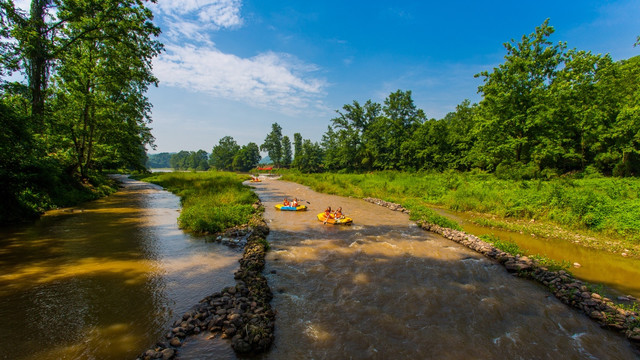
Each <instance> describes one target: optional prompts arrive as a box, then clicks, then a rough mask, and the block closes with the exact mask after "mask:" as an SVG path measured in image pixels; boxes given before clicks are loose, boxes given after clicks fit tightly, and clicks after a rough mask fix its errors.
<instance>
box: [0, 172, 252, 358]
mask: <svg viewBox="0 0 640 360" xmlns="http://www.w3.org/2000/svg"><path fill="white" fill-rule="evenodd" d="M120 179H121V180H122V181H124V188H123V189H121V191H119V192H117V193H115V194H113V195H111V196H109V197H107V198H104V199H101V200H98V201H94V202H91V203H87V204H84V205H82V206H81V207H78V208H75V209H73V210H71V209H66V210H65V211H54V212H50V213H47V214H46V215H45V216H43V217H42V218H41V219H40V220H39V221H37V222H36V223H35V224H31V225H28V226H23V227H18V228H13V229H3V230H1V232H0V359H12V360H14V359H39V360H42V359H52V360H53V359H134V358H135V356H136V355H137V354H139V353H141V352H142V351H144V350H145V349H147V348H148V347H150V346H151V345H153V344H154V343H155V342H156V341H158V340H160V339H161V338H162V335H163V333H164V331H166V329H168V328H169V326H170V325H171V323H173V321H174V320H175V319H176V318H178V317H180V316H182V314H183V313H184V312H185V311H187V310H189V309H190V308H191V307H192V306H193V305H195V304H197V303H198V301H200V300H201V299H202V298H204V297H206V296H208V295H210V294H212V293H213V292H215V291H219V290H220V289H221V288H222V287H224V286H225V285H233V284H235V280H234V279H233V272H234V271H235V270H236V269H237V268H238V262H237V260H238V259H239V258H240V256H241V255H242V252H241V250H238V249H231V248H229V247H227V246H224V245H220V244H218V243H207V242H206V241H205V240H204V239H203V238H201V237H200V238H196V237H192V236H189V235H188V234H185V233H184V232H182V231H181V230H180V229H178V227H177V224H176V218H177V216H178V210H179V209H180V201H179V199H178V197H176V196H175V195H173V194H171V193H169V192H166V191H163V190H162V189H161V188H160V187H158V186H156V185H152V184H148V183H144V182H139V181H134V180H128V179H126V178H125V177H121V178H120ZM222 349H228V345H226V344H224V347H222Z"/></svg>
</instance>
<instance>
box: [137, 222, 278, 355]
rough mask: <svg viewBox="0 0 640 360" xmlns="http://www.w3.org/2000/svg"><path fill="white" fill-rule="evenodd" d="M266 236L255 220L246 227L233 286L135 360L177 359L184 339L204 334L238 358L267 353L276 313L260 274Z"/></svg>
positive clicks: (190, 314)
mask: <svg viewBox="0 0 640 360" xmlns="http://www.w3.org/2000/svg"><path fill="white" fill-rule="evenodd" d="M268 233H269V228H268V227H267V225H266V223H265V222H264V221H263V220H262V219H260V218H257V217H256V218H254V219H253V220H252V221H251V223H250V224H249V235H248V237H247V242H246V245H245V248H244V253H243V255H242V258H241V259H240V260H239V262H240V269H239V270H238V271H236V273H235V274H234V277H235V279H236V285H235V286H232V287H227V288H224V289H223V290H222V291H221V292H217V293H215V294H212V295H210V296H208V297H206V298H204V299H203V300H201V301H200V303H199V304H198V305H197V306H195V307H194V308H193V309H192V310H190V311H188V312H187V313H185V314H184V315H183V316H182V318H181V319H178V320H176V321H175V323H174V324H173V328H172V329H170V330H169V331H168V332H167V334H166V336H165V337H166V341H160V342H158V343H157V344H156V346H154V347H153V348H151V349H148V350H147V351H145V352H144V353H142V354H140V355H138V358H137V359H139V360H150V359H165V360H166V359H174V358H177V356H178V349H179V348H180V346H182V343H183V342H184V341H185V339H186V338H187V337H188V336H190V335H196V334H200V333H202V332H204V331H209V332H211V333H212V336H217V335H220V337H221V338H223V339H230V341H231V346H232V347H233V349H234V350H235V351H236V352H237V353H240V354H256V353H260V352H263V351H266V350H267V349H268V348H269V347H270V346H271V343H272V342H273V329H274V322H275V312H274V311H273V310H272V309H271V306H270V304H269V302H270V301H271V299H272V297H273V294H272V293H271V289H270V288H269V285H268V284H267V279H266V278H265V277H264V275H263V274H262V270H263V269H264V265H265V260H264V257H265V253H266V251H267V241H266V237H267V234H268Z"/></svg>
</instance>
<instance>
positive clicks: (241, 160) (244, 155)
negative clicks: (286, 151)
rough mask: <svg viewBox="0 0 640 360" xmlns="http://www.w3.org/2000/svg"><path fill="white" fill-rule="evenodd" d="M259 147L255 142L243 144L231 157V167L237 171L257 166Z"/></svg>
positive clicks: (259, 157)
mask: <svg viewBox="0 0 640 360" xmlns="http://www.w3.org/2000/svg"><path fill="white" fill-rule="evenodd" d="M260 159H261V156H260V149H259V148H258V145H257V144H256V143H253V142H250V143H248V144H247V145H243V146H242V148H241V149H240V150H239V151H238V153H237V154H236V156H235V157H234V158H233V169H234V170H237V171H249V170H251V169H253V168H254V167H256V166H258V163H259V162H260Z"/></svg>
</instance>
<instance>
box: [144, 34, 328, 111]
mask: <svg viewBox="0 0 640 360" xmlns="http://www.w3.org/2000/svg"><path fill="white" fill-rule="evenodd" d="M166 50H167V52H166V54H164V55H163V56H162V57H161V58H159V59H158V60H157V61H156V62H155V63H154V72H155V74H156V76H158V78H159V79H160V81H161V82H162V83H164V84H166V85H169V86H176V87H181V88H185V89H189V90H192V91H198V92H206V93H208V94H211V95H213V96H215V97H220V98H226V99H232V100H238V101H242V102H245V103H248V104H250V105H253V106H256V105H257V106H260V107H267V108H274V109H275V108H280V107H284V108H287V109H289V110H292V111H296V110H302V109H305V108H308V107H309V106H312V107H315V106H316V105H315V103H316V102H317V100H318V98H319V97H320V96H322V95H323V94H324V90H323V89H324V87H325V82H324V81H322V80H319V79H316V78H314V77H313V76H312V73H313V72H315V71H316V70H317V67H315V66H313V65H308V64H304V63H302V62H300V61H299V60H298V59H296V58H295V57H294V56H292V55H288V54H278V53H273V52H268V53H263V54H259V55H257V56H255V57H252V58H241V57H238V56H235V55H232V54H225V53H223V52H221V51H220V50H218V49H215V48H203V47H196V46H194V45H185V46H179V45H168V46H167V47H166Z"/></svg>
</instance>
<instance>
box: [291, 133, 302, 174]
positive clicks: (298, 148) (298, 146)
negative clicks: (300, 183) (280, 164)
mask: <svg viewBox="0 0 640 360" xmlns="http://www.w3.org/2000/svg"><path fill="white" fill-rule="evenodd" d="M293 151H295V154H294V155H293V162H292V163H291V166H293V167H294V168H297V167H298V162H299V161H300V155H302V135H300V133H294V134H293Z"/></svg>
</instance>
